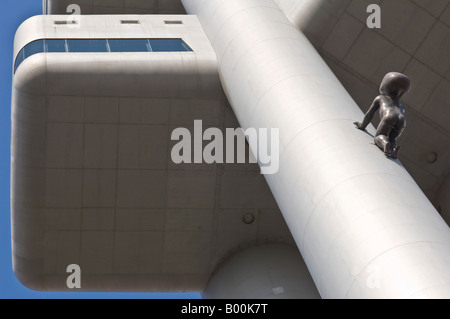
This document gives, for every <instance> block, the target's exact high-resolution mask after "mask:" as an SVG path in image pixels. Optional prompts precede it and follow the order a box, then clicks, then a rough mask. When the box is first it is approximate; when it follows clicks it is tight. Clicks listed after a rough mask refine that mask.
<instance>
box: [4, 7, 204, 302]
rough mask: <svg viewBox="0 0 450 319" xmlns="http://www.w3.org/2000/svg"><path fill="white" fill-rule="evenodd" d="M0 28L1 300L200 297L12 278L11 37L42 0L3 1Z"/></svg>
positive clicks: (36, 9)
mask: <svg viewBox="0 0 450 319" xmlns="http://www.w3.org/2000/svg"><path fill="white" fill-rule="evenodd" d="M2 5H3V10H2V11H1V16H2V17H1V18H2V19H1V20H2V26H1V27H0V39H1V43H2V45H1V51H0V90H1V91H0V92H1V93H0V99H1V100H0V103H1V105H0V150H1V151H0V298H1V299H6V298H46V299H47V298H178V299H181V298H199V297H200V296H199V294H180V293H175V294H167V293H166V294H160V293H139V294H138V293H57V292H36V291H32V290H30V289H28V288H25V287H24V286H23V285H22V284H21V283H20V282H19V281H18V280H17V279H16V277H15V276H14V273H13V271H12V262H11V219H10V157H11V156H10V155H11V153H10V137H11V81H12V59H13V56H12V55H13V41H14V34H15V32H16V30H17V28H18V27H19V25H20V24H21V23H22V22H23V21H25V20H26V19H28V18H29V17H32V16H34V15H39V14H42V0H2Z"/></svg>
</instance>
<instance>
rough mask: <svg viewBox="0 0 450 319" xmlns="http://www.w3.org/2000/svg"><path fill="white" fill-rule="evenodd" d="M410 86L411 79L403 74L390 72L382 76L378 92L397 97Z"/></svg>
mask: <svg viewBox="0 0 450 319" xmlns="http://www.w3.org/2000/svg"><path fill="white" fill-rule="evenodd" d="M410 88H411V80H410V79H409V78H408V77H407V76H406V75H404V74H402V73H398V72H390V73H388V74H386V75H385V76H384V79H383V81H382V82H381V86H380V93H381V94H383V95H388V96H390V97H391V98H394V99H399V98H400V97H402V95H403V94H405V93H406V92H408V91H409V89H410Z"/></svg>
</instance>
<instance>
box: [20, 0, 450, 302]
mask: <svg viewBox="0 0 450 319" xmlns="http://www.w3.org/2000/svg"><path fill="white" fill-rule="evenodd" d="M374 2H377V1H374ZM378 2H379V1H378ZM378 2H377V3H378ZM73 4H76V5H77V6H75V7H73V6H72V7H71V5H73ZM368 4H369V3H366V2H364V1H358V0H353V1H350V0H348V1H347V0H341V1H313V0H303V1H295V0H278V1H274V0H227V1H221V0H183V1H179V0H178V1H176V0H173V1H172V0H170V1H163V0H155V1H133V2H128V1H125V0H124V1H96V0H93V1H81V0H64V1H57V0H50V1H44V6H43V8H44V15H42V16H36V17H33V18H30V19H29V20H27V21H26V22H24V23H23V24H22V26H21V27H20V28H19V30H18V32H17V34H16V38H15V43H14V61H15V63H14V67H13V72H14V78H13V101H12V167H11V169H12V183H11V185H12V230H13V264H14V271H15V273H16V275H17V277H18V278H19V280H20V281H21V282H22V283H23V284H24V285H26V286H28V287H30V288H32V289H37V290H68V289H69V288H68V287H67V284H66V279H67V277H68V273H67V272H66V270H67V266H68V265H72V264H76V265H79V266H80V268H81V271H82V279H81V283H82V284H81V290H83V291H158V292H161V291H199V292H204V296H205V297H210V298H317V297H322V298H448V297H449V296H450V271H449V269H450V230H449V228H448V226H447V224H446V223H445V221H444V219H443V218H442V217H444V218H446V216H447V214H449V212H450V207H449V206H448V204H449V203H448V200H447V199H448V196H446V194H448V191H449V183H448V177H447V175H448V172H449V168H450V167H449V162H450V161H448V160H446V159H448V158H449V157H450V153H449V151H448V150H449V149H450V148H448V147H446V146H447V145H449V144H450V139H449V137H448V136H449V132H448V128H447V127H446V126H445V125H444V124H442V123H446V122H443V121H445V119H447V120H448V119H449V114H448V112H447V111H445V108H444V106H445V105H446V103H447V101H448V100H447V99H446V98H445V96H446V95H445V94H447V95H448V92H449V91H448V90H446V87H448V84H449V81H448V79H449V77H448V75H449V74H450V73H449V72H450V60H449V59H448V57H447V55H446V53H445V52H441V50H444V51H445V48H444V49H442V46H439V45H437V44H436V42H439V43H444V46H445V45H448V44H449V43H450V40H449V39H450V36H449V35H450V28H449V25H450V23H449V21H448V17H449V16H450V14H449V12H450V6H449V4H448V1H436V2H433V4H427V5H423V4H421V3H420V1H407V0H405V1H396V2H395V4H392V3H384V2H383V3H381V10H382V14H383V15H382V17H383V19H382V21H381V23H382V28H381V29H379V30H377V29H370V28H368V27H367V25H366V20H365V19H366V18H367V16H368V13H367V11H366V9H367V6H368ZM69 7H70V8H69ZM68 8H69V9H70V10H69V11H67V10H68ZM73 8H76V9H79V10H80V11H81V16H78V15H64V13H66V12H69V13H71V12H73V11H71V10H72V9H73ZM75 11H76V10H75ZM75 11H74V12H75ZM186 13H187V14H186ZM412 18H414V19H413V20H414V23H412V22H410V21H412V20H411V19H412ZM417 25H420V28H419V30H417V31H414V30H415V29H416V28H417V27H416V26H417ZM419 31H420V32H419ZM437 57H441V58H440V59H436V58H437ZM390 71H397V72H403V73H406V74H408V75H410V77H411V79H412V82H413V89H412V91H411V93H410V97H408V98H406V100H405V102H406V103H405V104H406V108H407V119H408V120H409V121H410V122H408V123H411V124H408V125H410V126H408V128H407V131H406V132H405V134H404V137H403V140H402V147H403V148H402V151H401V153H400V160H392V159H388V158H386V157H385V156H384V155H383V153H382V152H380V150H379V149H378V148H377V147H376V146H375V145H373V144H372V143H373V136H371V134H372V135H373V134H374V128H373V127H372V126H370V127H369V129H368V133H369V134H367V133H365V132H362V131H358V130H356V129H355V127H354V126H353V122H354V121H357V120H360V119H361V118H362V116H363V111H365V110H366V109H367V108H368V107H369V106H370V103H371V100H373V98H374V97H375V96H376V95H378V94H377V87H378V85H379V83H380V82H381V80H382V78H383V76H384V74H385V73H387V72H390ZM446 112H447V113H446ZM195 120H202V124H203V129H207V128H219V129H220V130H221V131H222V132H225V131H226V129H227V128H237V127H242V128H243V129H252V128H254V129H274V128H276V129H278V130H279V135H278V136H277V141H278V142H279V145H278V146H279V169H278V170H276V171H275V172H272V173H271V174H265V175H262V174H260V167H259V166H258V164H252V163H244V164H239V163H220V162H219V163H212V164H208V163H206V162H205V161H203V162H201V163H193V164H190V163H182V164H177V163H175V162H174V161H173V158H172V156H171V155H172V148H173V146H174V145H175V144H176V143H177V141H175V140H173V136H172V132H174V130H176V129H177V128H180V127H183V128H187V130H188V131H190V132H193V133H194V132H197V131H196V130H198V127H197V126H195V125H194V123H195V122H194V121H195ZM424 132H427V133H426V134H424ZM200 133H202V131H200ZM194 139H195V136H194ZM249 142H250V143H249V144H250V146H249V147H248V148H249V149H250V150H252V151H253V154H256V155H258V154H259V153H258V149H259V148H260V147H261V144H259V145H257V144H255V143H254V142H252V140H250V139H249ZM207 143H208V142H207V141H206V142H205V141H204V145H206V144H207ZM266 146H267V145H266ZM272 151H274V149H272ZM248 152H249V151H248ZM403 163H405V166H403ZM259 164H260V166H261V168H263V167H264V165H265V164H266V163H264V162H262V161H261V160H260V162H259ZM277 168H278V167H277ZM416 181H417V182H416ZM436 208H437V209H438V210H439V212H438V210H436ZM441 215H442V216H441Z"/></svg>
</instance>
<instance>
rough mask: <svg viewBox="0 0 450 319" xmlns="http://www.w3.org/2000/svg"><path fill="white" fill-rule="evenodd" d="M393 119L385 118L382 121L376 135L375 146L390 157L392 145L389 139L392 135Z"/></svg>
mask: <svg viewBox="0 0 450 319" xmlns="http://www.w3.org/2000/svg"><path fill="white" fill-rule="evenodd" d="M392 124H393V123H392V119H391V118H384V119H382V120H381V122H380V124H379V125H378V128H377V133H376V134H375V144H376V145H377V146H378V147H379V148H380V149H381V150H382V151H383V152H384V154H386V155H387V156H390V154H391V150H392V145H391V142H390V140H389V138H388V136H390V134H391V128H392Z"/></svg>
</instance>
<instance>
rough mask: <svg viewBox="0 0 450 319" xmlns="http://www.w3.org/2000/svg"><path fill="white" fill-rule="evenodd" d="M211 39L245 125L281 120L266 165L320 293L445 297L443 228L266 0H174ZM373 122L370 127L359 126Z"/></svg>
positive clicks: (449, 293) (448, 284)
mask: <svg viewBox="0 0 450 319" xmlns="http://www.w3.org/2000/svg"><path fill="white" fill-rule="evenodd" d="M183 3H184V5H185V7H186V9H187V12H188V13H190V14H197V15H198V16H199V19H200V21H201V23H202V25H203V27H204V29H205V31H206V33H207V35H208V37H209V39H210V41H211V43H212V45H213V47H214V49H215V51H216V54H217V59H218V65H219V71H220V75H221V80H222V84H223V86H224V90H225V92H226V94H227V96H228V99H229V101H230V103H231V105H232V107H233V109H234V112H235V113H236V116H237V118H238V120H239V122H240V124H241V126H242V127H243V128H244V129H247V128H249V127H255V128H279V129H280V131H279V132H280V170H279V172H278V173H276V174H274V175H266V179H267V181H268V184H269V186H270V188H271V190H272V193H273V194H274V196H275V198H276V200H277V202H278V205H279V206H280V208H281V211H282V212H283V215H284V218H285V220H286V222H287V224H288V225H289V228H290V230H291V233H292V234H293V236H294V238H295V240H296V243H297V246H298V247H299V249H300V251H301V253H302V256H303V258H304V260H305V262H306V264H307V266H308V268H309V271H310V272H311V275H312V277H313V279H314V281H315V284H316V285H317V288H318V290H319V292H320V294H321V296H322V297H324V298H408V297H420V298H427V297H428V298H431V297H433V298H436V297H440V298H446V297H447V298H448V297H450V271H449V269H450V231H449V228H448V226H447V225H446V223H445V222H444V221H443V220H442V218H441V217H440V216H439V214H438V213H437V211H436V210H435V209H434V207H433V206H432V205H431V203H430V202H429V201H428V199H427V198H426V197H425V195H424V194H423V193H422V191H421V190H420V189H419V187H418V186H417V184H416V183H415V181H414V180H413V179H412V178H411V177H410V175H409V174H408V173H407V171H406V170H405V169H404V167H403V166H402V165H401V163H400V162H399V161H392V160H389V159H387V158H385V156H384V154H383V153H382V152H380V151H379V150H378V148H377V147H376V146H374V145H373V137H372V136H370V135H369V134H366V133H364V132H361V131H358V130H356V129H355V128H354V126H353V124H352V122H353V121H356V120H360V119H362V116H363V114H362V112H361V111H360V110H359V108H358V106H357V105H356V104H355V102H354V101H353V100H352V98H351V97H350V96H349V95H348V93H347V92H346V91H345V89H344V88H343V87H342V85H341V83H340V82H339V81H338V80H337V78H336V77H335V76H334V74H333V73H332V72H331V71H330V69H329V68H328V66H327V65H326V64H325V63H324V62H323V60H322V59H321V57H320V56H319V54H318V53H317V52H316V51H315V49H314V48H313V47H312V45H311V44H310V43H309V41H308V40H307V39H306V38H305V36H304V35H303V34H301V33H300V32H299V31H298V29H297V28H296V27H295V26H294V25H292V23H291V22H290V21H289V20H288V19H287V17H286V16H285V14H283V13H282V12H281V11H280V9H279V8H278V6H277V5H276V4H275V3H274V2H273V1H272V0H228V1H219V0H183ZM369 130H370V131H371V132H372V133H373V127H370V129H369Z"/></svg>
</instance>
